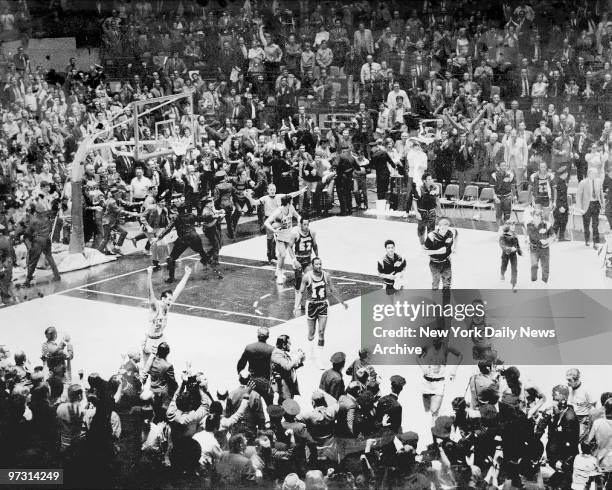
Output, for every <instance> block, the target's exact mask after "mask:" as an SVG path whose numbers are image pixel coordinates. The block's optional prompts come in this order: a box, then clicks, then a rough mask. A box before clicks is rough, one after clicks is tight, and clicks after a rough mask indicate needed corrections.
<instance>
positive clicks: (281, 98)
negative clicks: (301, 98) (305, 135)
mask: <svg viewBox="0 0 612 490" xmlns="http://www.w3.org/2000/svg"><path fill="white" fill-rule="evenodd" d="M276 101H277V107H278V115H279V116H280V118H281V119H285V118H288V117H291V114H292V112H293V110H294V107H295V105H296V102H297V99H296V96H295V90H293V88H292V87H290V86H289V83H288V80H287V77H285V76H283V77H281V79H280V86H279V87H278V90H277V92H276Z"/></svg>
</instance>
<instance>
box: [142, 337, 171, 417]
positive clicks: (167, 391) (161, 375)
mask: <svg viewBox="0 0 612 490" xmlns="http://www.w3.org/2000/svg"><path fill="white" fill-rule="evenodd" d="M168 354H170V346H169V345H168V344H167V343H166V342H162V343H161V344H159V345H158V346H157V354H156V355H155V357H154V358H153V362H152V363H151V367H150V368H149V370H148V372H147V374H148V375H149V376H150V377H151V392H152V393H153V411H154V413H155V415H156V418H159V420H162V419H161V418H160V417H163V414H165V412H166V410H167V409H168V406H169V405H170V400H172V397H173V396H174V392H175V391H176V390H177V388H178V383H177V382H176V379H175V378H174V366H173V365H172V364H171V363H170V362H168Z"/></svg>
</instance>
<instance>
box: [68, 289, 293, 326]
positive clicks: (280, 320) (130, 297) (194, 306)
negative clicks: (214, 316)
mask: <svg viewBox="0 0 612 490" xmlns="http://www.w3.org/2000/svg"><path fill="white" fill-rule="evenodd" d="M74 290H75V291H82V292H84V293H94V294H101V295H104V296H114V297H117V298H129V299H136V300H139V301H145V302H146V301H148V299H147V298H141V297H138V296H130V295H128V294H118V293H109V292H107V291H96V290H94V289H86V288H84V287H80V288H75V289H74ZM172 304H173V305H174V306H180V307H182V308H189V309H194V310H203V311H214V312H215V313H224V314H226V315H237V316H246V317H249V318H263V319H264V320H274V321H277V322H283V323H285V322H288V321H289V320H283V319H282V318H276V317H273V316H259V315H251V314H250V313H240V312H238V311H227V310H220V309H218V308H209V307H207V306H196V305H186V304H183V303H172ZM262 314H263V313H262Z"/></svg>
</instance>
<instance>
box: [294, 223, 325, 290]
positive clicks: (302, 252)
mask: <svg viewBox="0 0 612 490" xmlns="http://www.w3.org/2000/svg"><path fill="white" fill-rule="evenodd" d="M290 244H291V246H292V247H293V253H294V254H295V260H294V262H293V266H294V274H295V290H296V291H299V290H300V286H301V285H302V277H303V276H304V273H305V272H306V271H307V269H309V268H310V261H311V260H312V253H313V252H314V254H315V257H318V256H319V246H318V245H317V239H316V234H315V232H314V231H311V229H310V219H308V218H305V217H304V218H302V220H301V221H300V225H299V226H297V227H295V228H294V229H293V230H292V234H291V241H290Z"/></svg>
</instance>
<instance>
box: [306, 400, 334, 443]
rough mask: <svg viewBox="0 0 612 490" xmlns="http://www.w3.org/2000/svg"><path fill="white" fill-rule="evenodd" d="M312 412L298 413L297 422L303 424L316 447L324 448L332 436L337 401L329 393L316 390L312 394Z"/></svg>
mask: <svg viewBox="0 0 612 490" xmlns="http://www.w3.org/2000/svg"><path fill="white" fill-rule="evenodd" d="M312 407H313V408H312V410H311V411H306V412H300V414H299V416H298V420H299V421H301V422H304V423H305V424H306V427H307V428H308V432H310V434H311V435H312V438H313V439H314V440H315V442H316V443H317V445H318V446H325V445H327V443H329V440H330V439H331V438H332V437H333V435H334V426H335V425H336V415H337V414H338V401H337V400H336V399H335V398H334V397H333V396H331V395H330V394H329V393H326V392H324V391H323V390H320V389H317V390H314V391H313V392H312Z"/></svg>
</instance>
